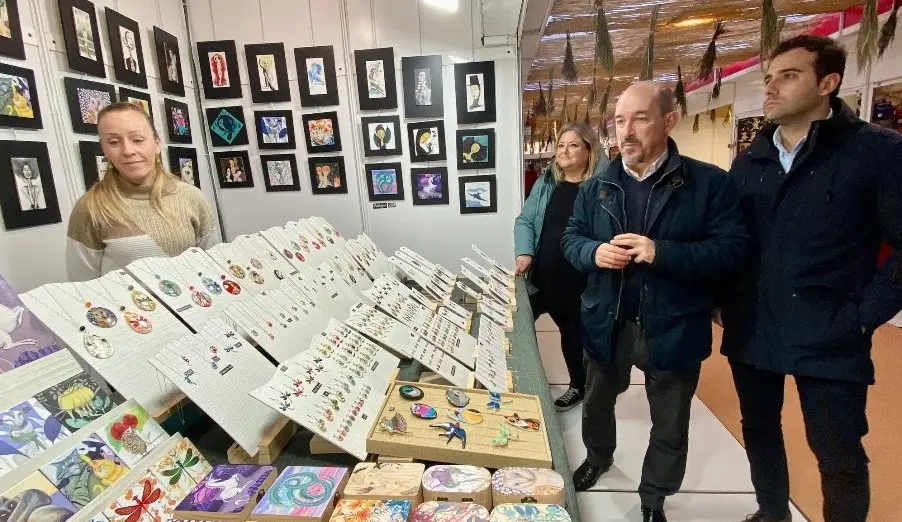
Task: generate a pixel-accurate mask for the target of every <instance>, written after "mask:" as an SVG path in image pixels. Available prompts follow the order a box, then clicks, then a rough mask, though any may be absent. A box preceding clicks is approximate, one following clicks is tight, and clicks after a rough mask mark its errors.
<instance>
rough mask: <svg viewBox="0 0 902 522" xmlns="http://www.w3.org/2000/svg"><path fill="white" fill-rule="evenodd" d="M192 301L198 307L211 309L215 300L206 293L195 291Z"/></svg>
mask: <svg viewBox="0 0 902 522" xmlns="http://www.w3.org/2000/svg"><path fill="white" fill-rule="evenodd" d="M191 300H192V301H194V302H195V303H196V304H197V306H200V307H203V308H210V307H211V306H213V299H211V298H210V296H209V295H208V294H207V293H206V292H200V291H197V290H195V291H193V292H191Z"/></svg>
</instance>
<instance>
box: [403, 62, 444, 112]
mask: <svg viewBox="0 0 902 522" xmlns="http://www.w3.org/2000/svg"><path fill="white" fill-rule="evenodd" d="M401 78H403V80H404V117H405V118H441V117H442V116H444V115H445V105H444V102H443V101H442V100H443V99H444V98H443V94H442V92H443V89H442V57H441V56H438V55H435V56H405V57H403V58H401Z"/></svg>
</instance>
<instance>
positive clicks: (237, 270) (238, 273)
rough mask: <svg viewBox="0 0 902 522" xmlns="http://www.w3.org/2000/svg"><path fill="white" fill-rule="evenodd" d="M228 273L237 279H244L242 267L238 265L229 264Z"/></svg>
mask: <svg viewBox="0 0 902 522" xmlns="http://www.w3.org/2000/svg"><path fill="white" fill-rule="evenodd" d="M229 273H230V274H232V275H233V276H235V277H237V278H238V279H244V269H243V268H241V267H240V266H238V265H231V266H230V267H229Z"/></svg>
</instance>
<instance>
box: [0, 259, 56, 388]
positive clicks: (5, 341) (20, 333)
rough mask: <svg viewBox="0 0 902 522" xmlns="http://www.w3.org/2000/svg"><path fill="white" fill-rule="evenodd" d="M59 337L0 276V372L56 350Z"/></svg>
mask: <svg viewBox="0 0 902 522" xmlns="http://www.w3.org/2000/svg"><path fill="white" fill-rule="evenodd" d="M59 349H60V346H59V341H58V340H57V338H56V336H54V335H53V334H52V333H51V332H50V330H49V329H48V328H47V327H46V326H44V323H42V322H41V321H40V320H39V319H38V318H37V317H35V316H34V315H33V314H32V313H31V312H30V311H28V309H26V308H25V306H24V305H23V304H22V301H20V300H19V297H18V295H17V294H16V291H15V290H14V289H13V287H12V286H11V285H10V284H9V283H8V282H7V281H6V280H5V279H3V276H0V373H3V372H8V371H10V370H13V369H15V368H18V367H20V366H23V365H26V364H28V363H30V362H33V361H36V360H38V359H40V358H41V357H44V356H47V355H50V354H51V353H53V352H56V351H59Z"/></svg>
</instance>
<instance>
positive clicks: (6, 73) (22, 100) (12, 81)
mask: <svg viewBox="0 0 902 522" xmlns="http://www.w3.org/2000/svg"><path fill="white" fill-rule="evenodd" d="M0 40H2V38H0ZM7 107H12V111H14V112H15V114H7V112H10V111H8V109H7ZM0 127H15V128H18V129H43V128H44V121H43V119H42V118H41V103H40V100H39V99H38V89H37V83H36V82H35V80H34V71H32V70H31V69H25V68H24V67H16V66H15V65H10V64H8V63H0Z"/></svg>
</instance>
